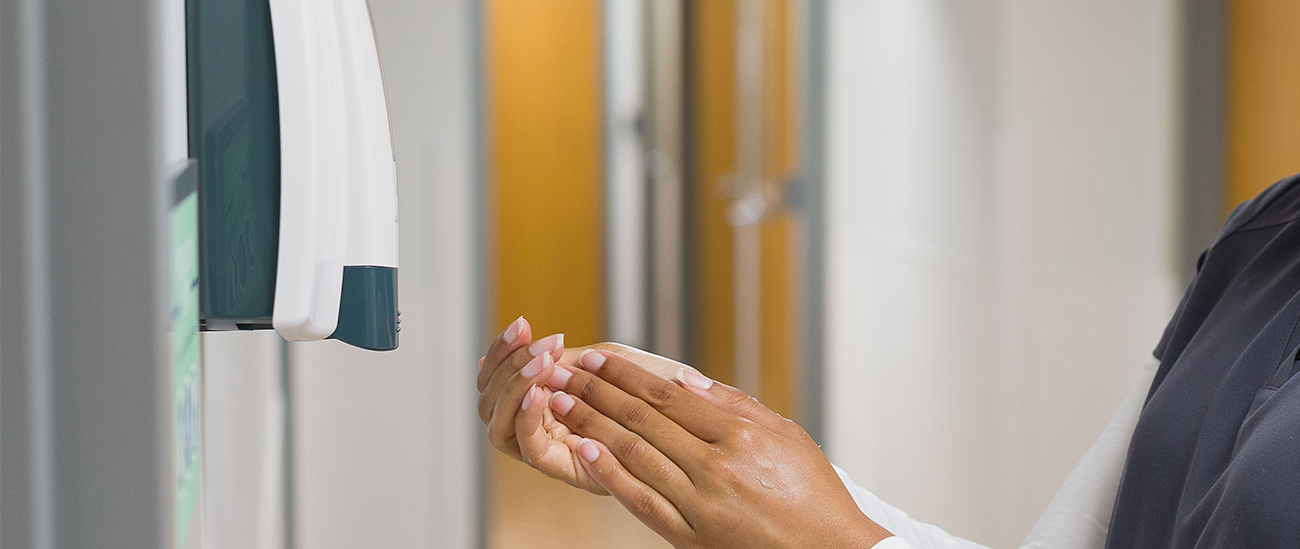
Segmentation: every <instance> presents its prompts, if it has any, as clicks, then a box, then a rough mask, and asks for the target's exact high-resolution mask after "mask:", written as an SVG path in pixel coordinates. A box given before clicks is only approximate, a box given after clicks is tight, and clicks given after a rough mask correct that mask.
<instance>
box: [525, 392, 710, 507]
mask: <svg viewBox="0 0 1300 549" xmlns="http://www.w3.org/2000/svg"><path fill="white" fill-rule="evenodd" d="M550 408H551V410H552V411H553V412H555V416H556V418H557V419H558V420H559V421H560V422H561V423H563V424H564V425H566V426H567V427H568V428H569V430H570V431H573V432H574V433H576V434H578V435H580V436H584V437H588V438H592V437H595V438H599V439H601V440H607V441H609V444H610V445H611V447H612V448H613V449H614V450H613V451H614V455H615V456H617V457H618V460H619V462H620V463H622V464H623V466H624V467H626V468H627V470H628V471H630V472H631V473H632V474H633V475H634V476H636V478H637V479H639V480H640V481H641V482H643V483H645V484H646V485H647V486H649V487H651V488H653V489H654V490H655V491H656V492H658V493H661V494H663V495H664V496H667V497H668V498H669V499H670V500H674V501H683V500H682V499H681V498H684V497H686V496H689V495H691V494H693V493H694V491H695V489H694V484H692V483H691V479H690V478H689V477H687V475H686V473H685V472H683V471H682V469H681V467H679V466H678V465H677V463H674V462H673V461H672V460H670V459H668V457H667V456H665V455H664V454H663V452H660V451H659V449H660V448H664V447H663V446H659V447H656V446H653V445H651V444H650V443H649V442H646V440H645V439H643V438H641V437H640V436H638V435H637V434H636V433H633V432H631V431H629V430H627V429H625V428H624V427H623V426H622V425H619V424H618V423H615V422H614V421H613V420H612V419H610V418H608V417H605V416H604V415H603V414H601V413H600V412H597V411H596V410H595V409H594V408H592V407H591V406H590V405H588V404H587V403H585V402H583V401H582V400H581V399H577V398H574V397H573V395H570V394H567V393H563V392H559V393H555V394H553V395H551V401H550ZM606 488H609V487H608V486H607V487H606Z"/></svg>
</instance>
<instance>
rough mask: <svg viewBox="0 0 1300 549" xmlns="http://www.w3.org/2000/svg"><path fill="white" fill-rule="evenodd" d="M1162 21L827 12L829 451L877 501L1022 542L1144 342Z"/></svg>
mask: <svg viewBox="0 0 1300 549" xmlns="http://www.w3.org/2000/svg"><path fill="white" fill-rule="evenodd" d="M1175 16H1176V13H1175V12H1174V9H1173V7H1172V2H1168V1H1165V0H1160V1H1154V0H1153V1H1145V2H1139V3H1137V4H1132V3H1125V4H1120V3H1118V2H1114V1H1106V2H1092V3H1077V2H1064V1H1054V2H1012V1H1006V2H998V1H994V0H983V1H978V2H948V1H940V0H925V1H915V2H892V1H886V0H872V1H861V0H851V1H850V0H842V1H835V2H832V3H831V12H830V17H829V20H830V29H829V38H828V40H829V46H828V47H829V51H830V59H829V63H828V77H827V78H828V81H827V94H828V97H827V101H828V102H827V112H828V113H829V115H828V128H827V134H826V137H827V155H828V165H827V179H828V182H827V185H828V187H827V193H828V195H827V203H828V226H827V231H828V247H827V257H828V280H827V283H828V286H827V295H828V296H829V303H828V312H827V316H828V318H827V326H828V328H827V329H828V338H827V340H828V360H827V363H828V371H827V396H828V414H827V417H828V425H827V427H828V437H827V441H826V442H827V444H828V448H829V449H830V451H831V454H832V458H833V459H834V460H835V461H836V462H837V463H839V464H840V465H841V466H843V467H845V468H846V469H847V470H849V471H850V472H851V473H854V474H855V475H856V477H857V480H859V481H860V482H862V483H863V484H864V485H866V487H868V488H870V489H872V490H874V491H876V492H877V493H878V494H880V495H881V496H883V497H885V498H886V500H887V501H891V502H893V503H895V504H897V505H899V506H900V507H902V508H903V509H904V510H906V511H909V512H911V513H913V514H914V515H915V516H917V517H919V518H921V519H923V520H928V521H932V522H935V523H937V524H940V525H941V526H944V527H946V528H949V529H951V530H952V531H954V532H956V533H959V534H964V535H967V536H970V537H973V538H975V539H977V540H980V541H984V542H987V543H994V544H998V545H1001V546H1007V545H1011V544H1014V543H1015V542H1018V541H1019V539H1020V537H1021V536H1023V534H1024V533H1025V532H1027V531H1028V528H1029V526H1030V525H1032V523H1033V520H1034V519H1035V518H1036V516H1037V514H1038V512H1039V511H1040V510H1041V508H1042V506H1043V505H1044V504H1045V503H1046V501H1047V499H1048V498H1050V496H1051V495H1052V493H1053V492H1054V491H1055V489H1056V487H1057V485H1058V484H1059V482H1060V481H1061V479H1062V478H1063V477H1064V475H1065V473H1067V472H1068V470H1069V469H1070V467H1072V465H1073V463H1074V462H1075V460H1077V459H1078V457H1079V456H1081V455H1082V453H1083V450H1084V449H1085V448H1086V447H1087V445H1088V444H1089V443H1090V442H1091V440H1092V438H1093V437H1094V436H1095V435H1096V433H1097V432H1098V430H1099V429H1100V427H1101V425H1102V424H1103V423H1104V422H1105V420H1106V419H1107V418H1108V417H1109V414H1110V413H1111V412H1112V411H1113V408H1114V406H1115V405H1117V404H1118V402H1119V400H1120V399H1121V398H1122V396H1123V394H1124V393H1125V391H1126V390H1127V388H1128V386H1129V384H1130V382H1131V380H1132V379H1133V377H1134V375H1135V374H1136V373H1137V368H1138V366H1139V365H1140V364H1141V363H1142V361H1143V360H1146V358H1147V357H1148V356H1149V351H1150V348H1151V347H1152V346H1154V344H1155V341H1156V338H1157V337H1158V335H1159V331H1160V329H1161V328H1162V327H1163V323H1164V320H1165V317H1166V316H1167V315H1168V314H1170V313H1171V312H1172V306H1173V304H1174V301H1175V298H1176V295H1177V292H1178V290H1179V288H1177V287H1176V285H1177V280H1178V276H1177V273H1178V271H1177V270H1175V267H1173V266H1171V265H1170V261H1169V259H1168V258H1169V257H1170V254H1171V253H1172V249H1173V244H1174V238H1173V234H1172V231H1171V227H1172V217H1171V206H1170V205H1171V202H1172V200H1173V195H1174V193H1173V189H1174V186H1173V181H1172V177H1173V176H1172V173H1173V170H1172V162H1171V156H1172V151H1173V145H1174V129H1175V126H1174V120H1173V116H1172V113H1173V106H1174V100H1175V98H1176V91H1177V90H1176V89H1175V84H1174V82H1175V79H1174V75H1173V74H1172V70H1173V69H1172V68H1173V67H1176V66H1177V64H1176V60H1177V58H1176V57H1175V52H1174V48H1173V47H1172V43H1173V34H1174V33H1173V31H1174V26H1175V23H1176V19H1175ZM1180 268H1181V267H1180ZM864 403H866V404H864ZM882 445H888V447H889V448H891V450H890V451H889V452H881V451H880V448H881V447H882Z"/></svg>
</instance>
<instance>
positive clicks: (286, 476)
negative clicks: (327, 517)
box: [278, 341, 298, 549]
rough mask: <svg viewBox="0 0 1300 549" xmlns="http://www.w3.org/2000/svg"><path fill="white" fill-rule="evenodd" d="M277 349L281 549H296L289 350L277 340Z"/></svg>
mask: <svg viewBox="0 0 1300 549" xmlns="http://www.w3.org/2000/svg"><path fill="white" fill-rule="evenodd" d="M278 344H279V346H280V354H279V358H280V398H281V402H282V403H283V406H282V407H281V410H280V413H281V421H283V429H282V431H281V435H282V439H281V441H280V444H281V445H282V446H283V450H284V451H283V452H281V453H280V456H281V457H280V459H281V463H280V465H281V467H280V475H281V477H282V478H281V479H280V480H281V482H282V484H283V486H282V489H283V491H284V495H283V500H282V503H283V505H284V508H283V510H282V513H283V515H282V517H281V518H282V519H283V521H284V524H283V527H284V549H297V547H298V520H297V519H298V516H297V513H298V506H297V500H296V497H297V494H296V490H297V487H296V483H295V478H294V475H295V473H296V468H295V467H294V463H295V453H294V446H295V445H294V443H293V436H294V432H293V424H294V421H293V417H294V406H293V348H292V347H291V346H290V344H289V342H288V341H279V342H278Z"/></svg>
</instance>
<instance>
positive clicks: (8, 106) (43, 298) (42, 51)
mask: <svg viewBox="0 0 1300 549" xmlns="http://www.w3.org/2000/svg"><path fill="white" fill-rule="evenodd" d="M0 26H2V27H3V29H2V30H0V38H2V40H0V189H2V190H3V191H2V192H0V195H2V196H3V197H4V199H3V202H0V211H3V217H2V218H0V219H2V221H0V223H2V224H0V236H2V238H0V281H3V282H2V284H3V286H2V287H0V304H3V306H2V307H0V326H3V329H2V330H0V349H2V350H3V354H0V364H3V368H0V387H2V388H3V390H0V399H3V401H2V402H3V404H2V405H0V410H3V414H0V418H3V420H0V433H2V434H0V439H2V440H3V441H4V445H3V451H0V507H3V512H0V545H4V546H6V547H32V548H35V549H47V548H52V547H54V505H53V497H54V490H55V487H54V475H53V466H52V460H51V454H52V452H53V436H54V434H53V428H54V426H53V424H52V420H53V415H52V414H53V410H52V408H51V398H52V397H51V381H50V378H51V375H52V374H51V368H52V363H51V360H50V353H51V338H50V314H49V311H50V307H51V299H50V266H49V249H50V239H49V230H48V229H49V221H48V220H49V216H48V210H49V196H48V193H49V185H48V182H49V173H48V169H47V168H48V147H47V144H46V143H47V130H46V116H47V108H46V92H45V90H46V85H45V78H46V75H45V65H46V59H45V58H46V48H45V3H44V2H43V1H42V0H5V1H4V2H3V3H2V4H0Z"/></svg>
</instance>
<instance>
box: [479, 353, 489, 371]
mask: <svg viewBox="0 0 1300 549" xmlns="http://www.w3.org/2000/svg"><path fill="white" fill-rule="evenodd" d="M485 359H487V357H485V356H481V357H478V369H480V370H482V369H483V360H485Z"/></svg>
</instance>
